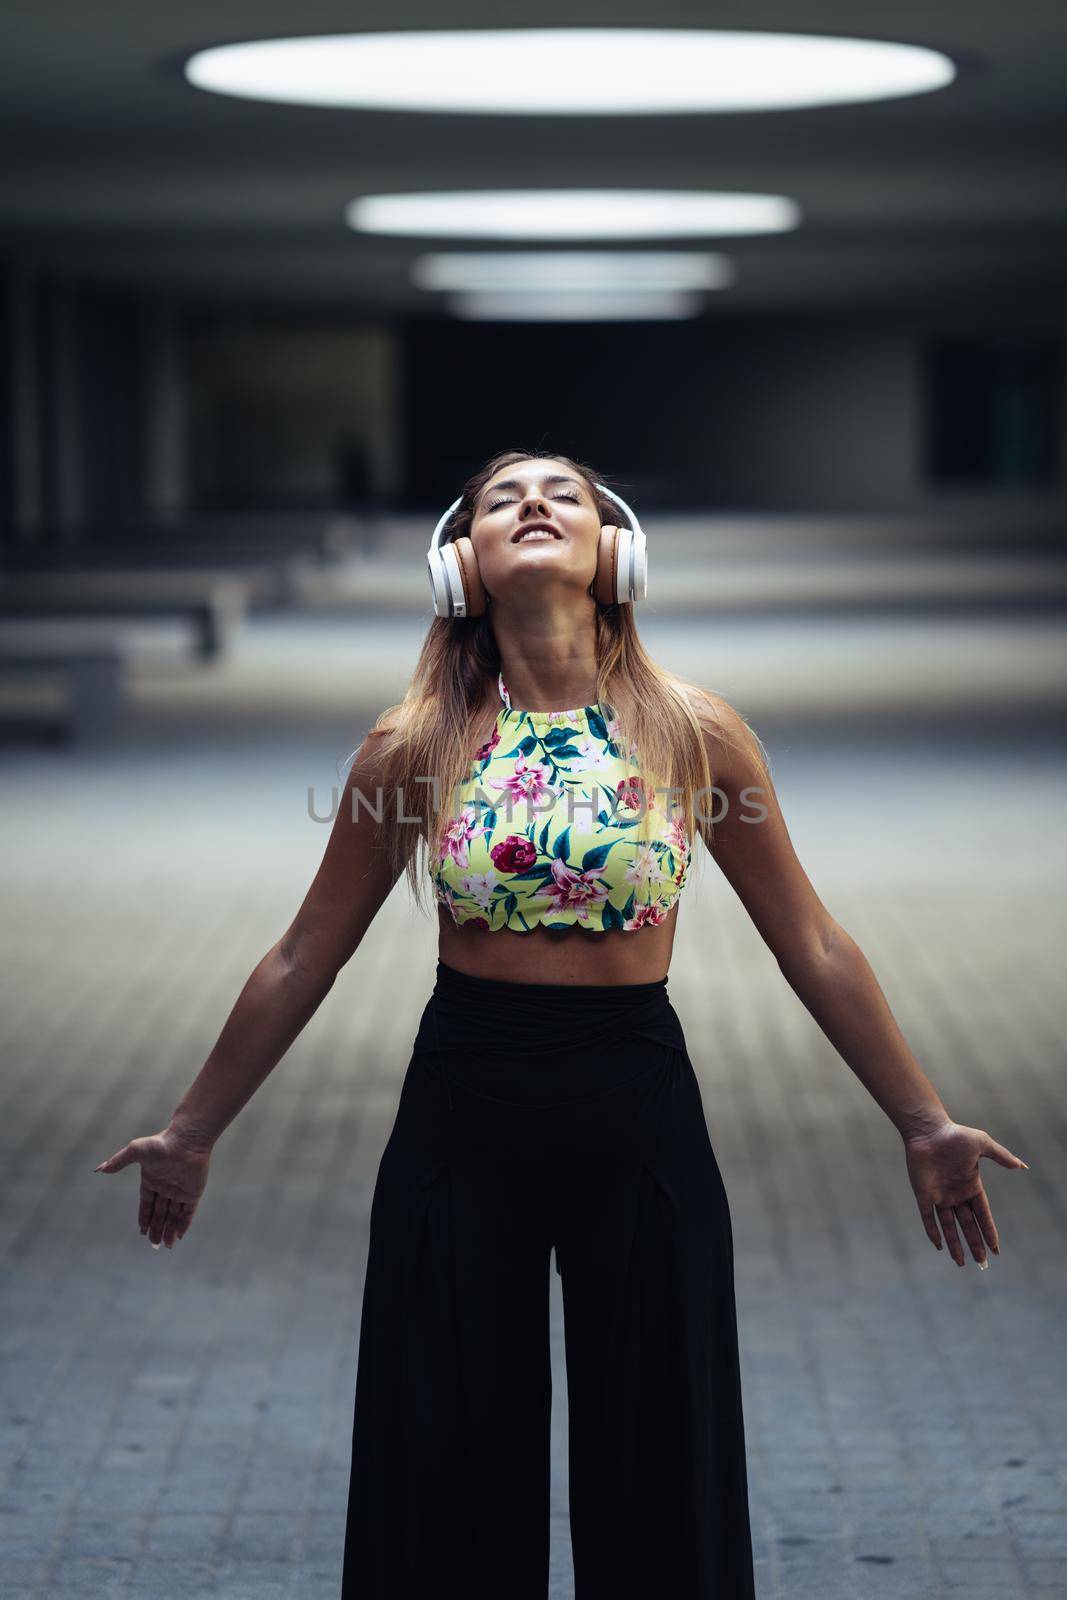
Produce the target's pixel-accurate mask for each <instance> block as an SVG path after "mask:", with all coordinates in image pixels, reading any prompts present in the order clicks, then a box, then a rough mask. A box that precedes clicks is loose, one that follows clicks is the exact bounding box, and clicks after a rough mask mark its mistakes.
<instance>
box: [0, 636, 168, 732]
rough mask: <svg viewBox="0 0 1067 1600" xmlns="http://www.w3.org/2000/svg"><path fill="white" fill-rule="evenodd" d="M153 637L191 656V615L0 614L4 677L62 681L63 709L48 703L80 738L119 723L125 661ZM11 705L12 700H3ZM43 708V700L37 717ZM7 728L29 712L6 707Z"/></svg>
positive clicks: (55, 720)
mask: <svg viewBox="0 0 1067 1600" xmlns="http://www.w3.org/2000/svg"><path fill="white" fill-rule="evenodd" d="M146 635H147V636H148V637H149V638H150V639H151V641H152V645H153V653H158V647H159V645H161V644H162V645H168V646H170V647H171V648H170V650H169V651H168V654H169V655H171V656H172V657H173V658H175V659H181V658H182V657H183V656H184V657H186V658H187V657H188V654H189V645H190V629H189V626H188V624H187V623H184V624H174V623H168V622H165V621H164V622H151V623H147V624H144V623H142V624H141V625H139V626H138V625H137V624H135V623H129V622H125V621H122V620H119V619H102V618H99V619H98V618H90V619H77V618H74V619H66V618H64V619H56V620H52V621H47V622H41V621H35V620H29V619H25V618H23V619H19V620H15V621H12V620H3V621H0V683H2V682H3V680H4V679H6V678H8V677H14V678H16V679H18V681H19V683H20V685H24V684H25V682H26V680H27V679H31V680H32V679H36V680H38V683H41V682H43V681H45V680H47V681H48V682H50V683H55V682H58V683H59V685H60V688H61V691H62V694H61V699H60V703H59V706H58V709H57V708H56V707H54V706H49V709H48V711H47V712H46V713H45V714H44V715H45V718H46V720H47V721H48V722H49V723H52V724H57V725H58V727H59V730H60V732H61V733H62V734H63V735H65V736H66V737H67V738H69V739H70V740H72V741H73V742H76V743H89V742H104V741H106V740H108V739H110V738H111V737H112V736H113V735H114V733H115V731H116V730H117V728H118V726H119V724H120V722H121V719H122V713H123V705H124V678H125V669H126V665H127V663H128V662H129V661H130V659H131V658H132V657H133V656H135V655H139V654H141V651H140V650H139V646H142V645H143V644H144V643H145V642H146ZM6 710H7V711H8V712H9V710H10V708H6ZM40 716H41V713H40V709H39V708H38V717H39V718H40ZM4 722H5V724H6V726H7V727H8V728H9V729H10V728H11V727H12V726H13V725H15V724H16V723H17V726H18V727H19V728H24V727H25V726H26V723H27V718H26V717H25V716H22V715H20V716H19V717H18V718H17V719H14V718H12V717H11V716H10V715H9V714H7V715H5V717H4Z"/></svg>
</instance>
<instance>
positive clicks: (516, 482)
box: [478, 472, 585, 501]
mask: <svg viewBox="0 0 1067 1600" xmlns="http://www.w3.org/2000/svg"><path fill="white" fill-rule="evenodd" d="M545 482H546V483H573V484H575V485H577V487H578V488H579V489H583V488H584V487H585V485H584V484H582V483H579V482H578V479H577V478H572V477H570V475H569V474H567V473H564V472H552V473H550V474H549V476H548V477H547V478H546V479H545ZM521 488H522V480H521V478H502V479H501V480H500V482H499V483H493V484H490V485H489V486H488V487H487V488H485V489H483V490H482V492H481V494H480V495H479V496H478V499H479V501H481V500H483V499H484V498H485V496H486V495H487V494H492V493H493V492H494V491H495V490H497V489H521Z"/></svg>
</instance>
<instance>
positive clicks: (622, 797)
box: [615, 776, 653, 811]
mask: <svg viewBox="0 0 1067 1600" xmlns="http://www.w3.org/2000/svg"><path fill="white" fill-rule="evenodd" d="M652 798H653V796H652V790H651V789H650V788H649V787H648V785H647V784H646V783H645V782H644V781H643V780H642V779H641V778H639V777H636V776H634V777H630V778H621V779H620V780H619V782H618V783H617V784H616V785H615V807H616V810H618V811H647V810H650V809H651V801H652Z"/></svg>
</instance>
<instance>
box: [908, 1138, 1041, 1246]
mask: <svg viewBox="0 0 1067 1600" xmlns="http://www.w3.org/2000/svg"><path fill="white" fill-rule="evenodd" d="M904 1151H905V1156H906V1159H907V1163H908V1177H909V1178H910V1179H911V1186H912V1188H913V1189H914V1190H915V1198H916V1200H918V1202H919V1215H920V1216H921V1217H922V1219H923V1227H924V1228H925V1229H926V1233H927V1237H928V1238H929V1239H930V1240H931V1241H932V1242H933V1243H934V1244H935V1245H936V1246H937V1248H938V1249H939V1250H940V1248H941V1236H940V1234H939V1233H938V1231H937V1220H938V1219H939V1220H940V1222H941V1228H942V1230H943V1232H944V1235H945V1240H946V1242H947V1244H948V1252H949V1255H950V1256H951V1257H952V1259H953V1261H955V1263H956V1265H957V1266H959V1267H962V1266H963V1265H964V1263H965V1257H964V1253H963V1246H962V1244H961V1243H960V1237H959V1234H958V1232H957V1231H956V1223H957V1222H959V1225H960V1227H961V1228H962V1229H963V1233H964V1237H965V1238H966V1240H967V1243H968V1244H969V1245H970V1247H971V1254H972V1256H973V1257H974V1259H975V1260H976V1261H977V1263H978V1265H979V1266H980V1267H988V1265H989V1262H988V1260H987V1258H986V1246H987V1245H988V1246H989V1248H990V1250H992V1252H993V1254H994V1255H999V1254H1000V1241H999V1239H998V1237H997V1229H996V1224H995V1223H994V1221H993V1213H992V1211H990V1209H989V1201H988V1200H987V1198H986V1192H985V1189H984V1188H983V1187H982V1178H981V1174H980V1172H979V1171H978V1158H979V1156H989V1157H990V1158H991V1160H993V1161H997V1162H999V1163H1000V1165H1001V1166H1002V1167H1023V1168H1025V1167H1026V1162H1025V1161H1021V1160H1020V1159H1019V1157H1018V1156H1016V1155H1012V1153H1011V1151H1010V1150H1008V1149H1006V1148H1005V1147H1004V1145H1002V1144H998V1143H997V1141H996V1140H995V1139H991V1138H990V1137H989V1134H988V1133H986V1131H985V1129H984V1128H966V1127H963V1126H962V1125H961V1124H960V1123H958V1122H946V1123H943V1124H942V1126H941V1127H940V1128H938V1129H936V1130H935V1131H934V1132H933V1133H927V1134H922V1135H921V1136H918V1137H915V1138H910V1139H905V1141H904Z"/></svg>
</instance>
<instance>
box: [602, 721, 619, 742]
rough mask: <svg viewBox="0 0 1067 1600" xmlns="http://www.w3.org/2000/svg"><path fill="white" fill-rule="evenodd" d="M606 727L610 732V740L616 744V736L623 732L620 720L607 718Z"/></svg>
mask: <svg viewBox="0 0 1067 1600" xmlns="http://www.w3.org/2000/svg"><path fill="white" fill-rule="evenodd" d="M604 726H605V727H606V728H607V730H608V738H609V739H610V740H611V741H612V742H613V743H614V740H615V735H616V734H617V733H620V732H621V731H622V730H621V728H620V727H619V719H618V717H607V718H605V721H604Z"/></svg>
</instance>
